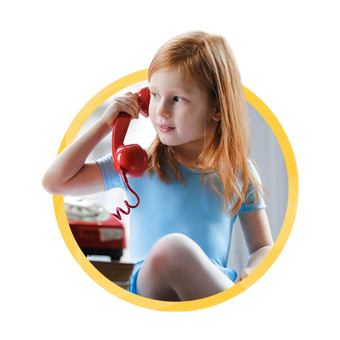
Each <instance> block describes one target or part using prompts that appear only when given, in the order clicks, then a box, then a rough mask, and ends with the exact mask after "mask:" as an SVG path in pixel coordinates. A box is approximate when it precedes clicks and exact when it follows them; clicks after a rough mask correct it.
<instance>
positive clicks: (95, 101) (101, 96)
mask: <svg viewBox="0 0 340 340" xmlns="http://www.w3.org/2000/svg"><path fill="white" fill-rule="evenodd" d="M147 74H148V69H144V70H141V71H138V72H135V73H131V74H129V75H127V76H125V77H122V78H120V79H118V80H117V81H115V82H113V83H112V84H110V85H108V86H107V87H105V88H104V89H103V90H101V91H100V92H99V93H97V94H96V95H95V96H94V97H93V98H92V99H91V100H90V101H89V102H88V103H87V104H86V105H85V106H84V107H83V108H82V109H81V110H80V112H79V113H78V114H77V116H76V117H75V118H74V120H73V121H72V123H71V125H70V126H69V128H68V129H67V131H66V133H65V135H64V138H63V140H62V142H61V144H60V148H59V151H58V154H59V153H60V152H61V151H62V150H64V149H65V148H66V146H68V145H69V144H70V143H72V142H73V140H74V139H75V138H76V136H77V134H78V132H79V130H80V128H81V127H82V126H83V124H84V123H85V121H86V120H87V119H88V118H89V116H90V115H91V114H92V112H93V111H94V110H95V109H97V108H98V106H99V105H101V104H102V103H103V102H104V101H105V100H107V99H108V98H110V97H111V96H112V95H114V94H115V93H117V92H119V91H121V90H123V89H124V88H126V87H128V86H131V85H133V84H136V83H138V82H141V81H143V80H146V79H147ZM243 91H244V95H245V99H246V101H247V102H248V103H249V104H251V105H252V106H253V107H254V108H255V109H256V110H257V111H258V112H259V113H260V114H261V115H262V116H263V118H264V119H265V120H266V121H267V123H268V124H269V126H270V127H271V129H272V130H273V132H274V133H275V136H276V138H277V140H278V142H279V144H280V146H281V149H282V152H283V155H284V158H285V162H286V167H287V173H288V190H289V191H288V205H287V211H286V216H285V220H284V223H283V225H282V229H281V232H280V234H279V236H278V238H277V240H276V242H275V244H274V246H273V248H272V249H271V251H270V252H269V254H268V255H267V256H266V258H265V259H264V260H263V261H262V262H261V264H260V265H259V266H258V267H257V268H256V269H255V270H254V271H253V272H252V273H251V274H250V275H249V276H248V277H246V278H245V279H244V280H242V281H241V282H240V283H238V284H236V285H235V286H233V287H232V288H229V289H228V290H226V291H224V292H221V293H219V294H216V295H213V296H210V297H207V298H204V299H199V300H194V301H185V302H166V301H158V300H152V299H147V298H144V297H141V296H138V295H135V294H132V293H130V292H128V291H126V290H125V289H122V288H120V287H119V286H117V285H115V284H114V283H113V282H111V281H110V280H108V279H107V278H106V277H105V276H103V275H102V274H101V273H100V272H98V271H97V269H95V268H94V267H93V266H92V264H91V263H90V261H88V260H87V258H86V257H85V256H84V254H83V253H82V251H81V250H80V248H79V246H78V244H77V243H76V241H75V239H74V238H73V235H72V233H71V230H70V227H69V225H68V222H67V218H66V213H65V208H64V200H63V196H61V195H58V196H53V204H54V211H55V215H56V218H57V222H58V226H59V229H60V232H61V235H62V237H63V239H64V241H65V243H66V245H67V247H68V249H69V251H70V252H71V254H72V256H73V257H74V259H75V260H76V261H77V262H78V264H79V265H80V267H81V268H82V269H83V270H84V271H85V272H86V273H87V274H88V275H89V276H90V277H91V278H92V279H93V280H94V281H95V282H97V283H98V284H99V285H100V286H101V287H102V288H104V289H105V290H107V291H108V292H110V293H112V294H113V295H115V296H117V297H119V298H120V299H122V300H124V301H127V302H130V303H132V304H135V305H137V306H141V307H145V308H149V309H155V310H159V311H192V310H198V309H203V308H207V307H211V306H215V305H217V304H219V303H222V302H224V301H227V300H229V299H231V298H233V297H235V296H237V295H238V294H240V293H242V292H243V291H245V290H246V289H247V288H249V287H250V286H251V285H253V284H254V283H255V282H256V281H257V280H258V279H260V278H261V277H262V275H263V274H264V273H265V272H266V271H267V270H268V269H269V268H270V267H271V265H272V264H273V263H274V262H275V260H276V259H277V257H278V256H279V254H280V253H281V251H282V249H283V247H284V245H285V244H286V242H287V240H288V237H289V235H290V233H291V230H292V227H293V223H294V220H295V216H296V211H297V205H298V172H297V166H296V161H295V157H294V153H293V150H292V147H291V145H290V142H289V140H288V137H287V135H286V134H285V132H284V130H283V128H282V126H281V124H280V123H279V121H278V120H277V118H276V117H275V115H274V114H273V113H272V112H271V111H270V109H269V108H268V107H267V106H266V105H265V104H264V103H263V102H262V100H261V99H260V98H258V97H257V96H256V95H255V94H254V93H253V92H251V91H250V90H249V89H247V88H246V87H245V86H243Z"/></svg>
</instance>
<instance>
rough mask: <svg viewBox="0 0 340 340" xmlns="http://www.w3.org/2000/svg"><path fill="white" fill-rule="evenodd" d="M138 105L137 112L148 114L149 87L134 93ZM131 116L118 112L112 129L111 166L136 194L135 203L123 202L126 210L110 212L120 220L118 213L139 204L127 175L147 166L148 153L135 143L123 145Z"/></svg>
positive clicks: (132, 175) (142, 170) (143, 169)
mask: <svg viewBox="0 0 340 340" xmlns="http://www.w3.org/2000/svg"><path fill="white" fill-rule="evenodd" d="M135 95H136V96H137V101H138V105H139V108H140V109H139V110H140V111H139V112H140V113H141V114H142V115H143V116H145V117H148V116H149V103H150V90H149V87H143V88H142V89H140V91H139V92H137V93H135ZM131 118H132V117H131V116H130V115H129V114H127V113H124V112H122V113H120V114H119V116H118V117H117V119H116V120H115V123H114V125H113V130H112V158H113V166H114V167H115V169H116V171H117V173H118V174H120V175H121V176H122V178H123V181H124V183H125V185H126V186H127V188H128V189H129V190H130V191H131V192H132V193H133V194H134V195H135V196H136V198H137V204H136V205H133V206H132V205H130V204H129V203H128V202H127V201H124V204H125V205H126V207H127V211H124V210H122V209H121V208H117V214H112V215H113V216H114V217H116V218H117V219H119V220H121V219H122V217H121V215H120V213H123V214H125V215H128V214H129V213H130V208H136V207H137V206H138V205H139V197H138V195H137V194H136V193H135V192H134V191H133V190H132V189H131V188H130V186H129V184H128V181H127V176H128V177H140V176H141V175H142V174H143V172H144V171H145V170H146V169H147V167H148V155H147V153H146V151H145V150H143V149H142V148H141V147H140V146H139V145H137V144H131V145H124V144H123V143H124V138H125V135H126V133H127V130H128V127H129V124H130V121H131Z"/></svg>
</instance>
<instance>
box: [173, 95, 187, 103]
mask: <svg viewBox="0 0 340 340" xmlns="http://www.w3.org/2000/svg"><path fill="white" fill-rule="evenodd" d="M183 100H184V99H182V98H180V97H177V96H175V97H173V101H174V102H182V101H183Z"/></svg>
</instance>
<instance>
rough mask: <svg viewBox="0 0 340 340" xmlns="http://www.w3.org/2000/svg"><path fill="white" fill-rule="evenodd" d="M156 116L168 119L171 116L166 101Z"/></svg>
mask: <svg viewBox="0 0 340 340" xmlns="http://www.w3.org/2000/svg"><path fill="white" fill-rule="evenodd" d="M156 114H157V115H158V116H161V117H165V118H168V117H169V116H170V115H171V113H170V110H169V107H168V105H167V103H166V102H165V101H162V102H160V103H159V105H158V107H157V111H156Z"/></svg>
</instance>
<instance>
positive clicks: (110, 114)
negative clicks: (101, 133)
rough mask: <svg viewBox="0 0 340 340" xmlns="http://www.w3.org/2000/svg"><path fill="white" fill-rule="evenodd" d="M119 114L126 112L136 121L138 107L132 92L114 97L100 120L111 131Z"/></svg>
mask: <svg viewBox="0 0 340 340" xmlns="http://www.w3.org/2000/svg"><path fill="white" fill-rule="evenodd" d="M121 112H126V113H128V114H129V115H130V116H131V117H132V118H136V119H138V115H139V106H138V102H137V97H136V96H135V94H133V93H132V92H127V93H126V94H125V95H123V96H119V97H114V98H113V99H112V102H111V104H110V105H109V106H108V108H107V109H106V110H105V112H104V114H103V116H102V117H101V118H100V120H101V121H102V122H104V123H105V124H106V125H107V126H108V127H109V128H110V129H113V124H114V122H115V120H116V118H117V117H118V115H119V114H120V113H121Z"/></svg>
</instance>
